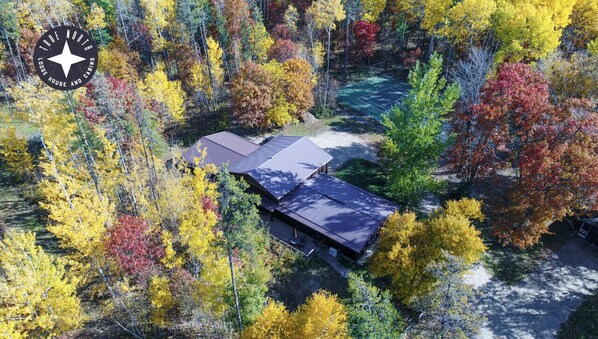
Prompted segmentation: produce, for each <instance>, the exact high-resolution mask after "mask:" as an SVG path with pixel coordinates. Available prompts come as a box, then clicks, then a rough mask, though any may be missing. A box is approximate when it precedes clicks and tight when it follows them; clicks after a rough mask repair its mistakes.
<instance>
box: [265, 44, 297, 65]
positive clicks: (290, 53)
mask: <svg viewBox="0 0 598 339" xmlns="http://www.w3.org/2000/svg"><path fill="white" fill-rule="evenodd" d="M296 56H297V45H295V43H294V42H293V41H292V40H291V39H276V42H275V43H274V45H273V46H272V47H270V49H269V50H268V57H269V58H271V59H274V60H276V61H278V62H285V61H287V60H289V59H292V58H295V57H296Z"/></svg>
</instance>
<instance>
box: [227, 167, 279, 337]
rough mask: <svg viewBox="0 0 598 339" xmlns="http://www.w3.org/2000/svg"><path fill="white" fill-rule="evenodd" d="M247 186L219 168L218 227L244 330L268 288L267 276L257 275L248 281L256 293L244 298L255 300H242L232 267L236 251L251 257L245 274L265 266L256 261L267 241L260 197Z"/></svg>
mask: <svg viewBox="0 0 598 339" xmlns="http://www.w3.org/2000/svg"><path fill="white" fill-rule="evenodd" d="M248 186H249V185H248V184H247V183H245V182H244V181H240V180H237V179H235V178H234V177H233V176H232V175H231V174H230V173H229V172H228V168H226V167H225V168H222V169H221V170H220V171H219V172H218V192H219V193H220V197H219V200H218V203H219V204H218V214H219V215H220V220H219V223H218V229H219V230H220V231H221V232H222V236H223V238H224V243H223V244H222V246H223V247H224V249H225V251H226V254H227V256H228V263H229V268H230V275H231V277H230V278H231V285H232V289H233V293H234V302H235V307H236V311H237V321H238V325H239V329H240V330H241V331H242V330H243V323H244V321H243V318H245V319H246V322H248V321H251V320H253V318H255V317H256V316H257V315H258V314H259V313H260V312H261V307H263V305H264V302H265V300H266V297H265V292H266V291H267V287H266V285H265V284H266V282H267V280H266V281H263V280H262V279H255V283H256V285H255V286H253V287H252V286H251V284H246V288H248V289H252V290H253V292H254V293H255V294H254V295H253V296H248V297H246V298H244V299H245V300H248V301H251V302H252V304H245V305H242V304H240V301H239V299H240V298H239V292H238V290H237V281H236V280H235V270H234V267H233V251H234V252H235V253H236V255H237V256H239V257H241V258H243V259H249V261H245V265H246V266H245V269H246V270H247V273H246V274H249V273H258V272H252V271H254V270H256V271H257V270H260V269H264V267H263V266H260V262H259V261H258V262H255V259H257V258H259V255H260V254H261V252H262V250H263V246H264V245H265V244H266V243H267V235H265V233H264V229H263V228H261V219H260V215H259V211H258V209H257V206H258V205H259V204H260V198H259V196H258V195H255V194H249V193H246V192H245V191H246V190H247V188H248ZM262 265H263V263H262ZM254 277H257V276H254ZM254 309H256V310H257V312H255V310H254ZM242 311H247V314H242Z"/></svg>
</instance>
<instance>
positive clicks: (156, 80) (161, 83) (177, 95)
mask: <svg viewBox="0 0 598 339" xmlns="http://www.w3.org/2000/svg"><path fill="white" fill-rule="evenodd" d="M138 86H139V90H140V91H141V92H142V93H143V95H144V96H145V98H146V99H147V100H148V101H152V100H153V101H154V102H156V103H158V104H160V105H161V106H162V112H161V113H162V117H161V120H162V121H161V124H162V127H164V125H165V124H166V123H167V122H168V121H169V120H170V119H173V120H175V121H177V122H181V121H183V120H184V119H185V92H184V91H183V89H182V88H181V82H180V81H179V80H174V81H170V80H168V77H167V75H166V72H164V65H162V64H158V66H156V69H155V70H154V71H153V72H152V73H149V74H148V75H147V76H146V77H145V79H144V80H143V81H140V82H139V83H138Z"/></svg>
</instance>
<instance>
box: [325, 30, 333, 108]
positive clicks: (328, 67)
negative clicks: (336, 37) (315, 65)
mask: <svg viewBox="0 0 598 339" xmlns="http://www.w3.org/2000/svg"><path fill="white" fill-rule="evenodd" d="M331 30H332V29H331V27H328V28H327V29H326V33H328V45H327V48H326V49H327V53H326V84H325V85H324V107H325V108H328V88H329V86H330V33H331Z"/></svg>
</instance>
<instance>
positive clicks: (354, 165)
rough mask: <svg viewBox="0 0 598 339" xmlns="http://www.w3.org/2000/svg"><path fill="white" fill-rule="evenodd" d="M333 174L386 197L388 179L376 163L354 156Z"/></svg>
mask: <svg viewBox="0 0 598 339" xmlns="http://www.w3.org/2000/svg"><path fill="white" fill-rule="evenodd" d="M333 174H334V176H336V177H337V178H339V179H342V180H344V181H346V182H348V183H350V184H353V185H355V186H357V187H360V188H363V189H365V190H368V191H370V192H372V193H374V194H376V195H379V196H382V197H386V192H387V191H388V190H387V187H388V180H387V177H386V174H385V173H384V170H383V169H382V166H380V164H378V163H375V162H373V161H370V160H367V159H362V158H354V159H350V160H347V161H346V162H345V163H344V164H342V165H341V166H340V167H339V168H338V170H337V171H336V172H334V173H333Z"/></svg>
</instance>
